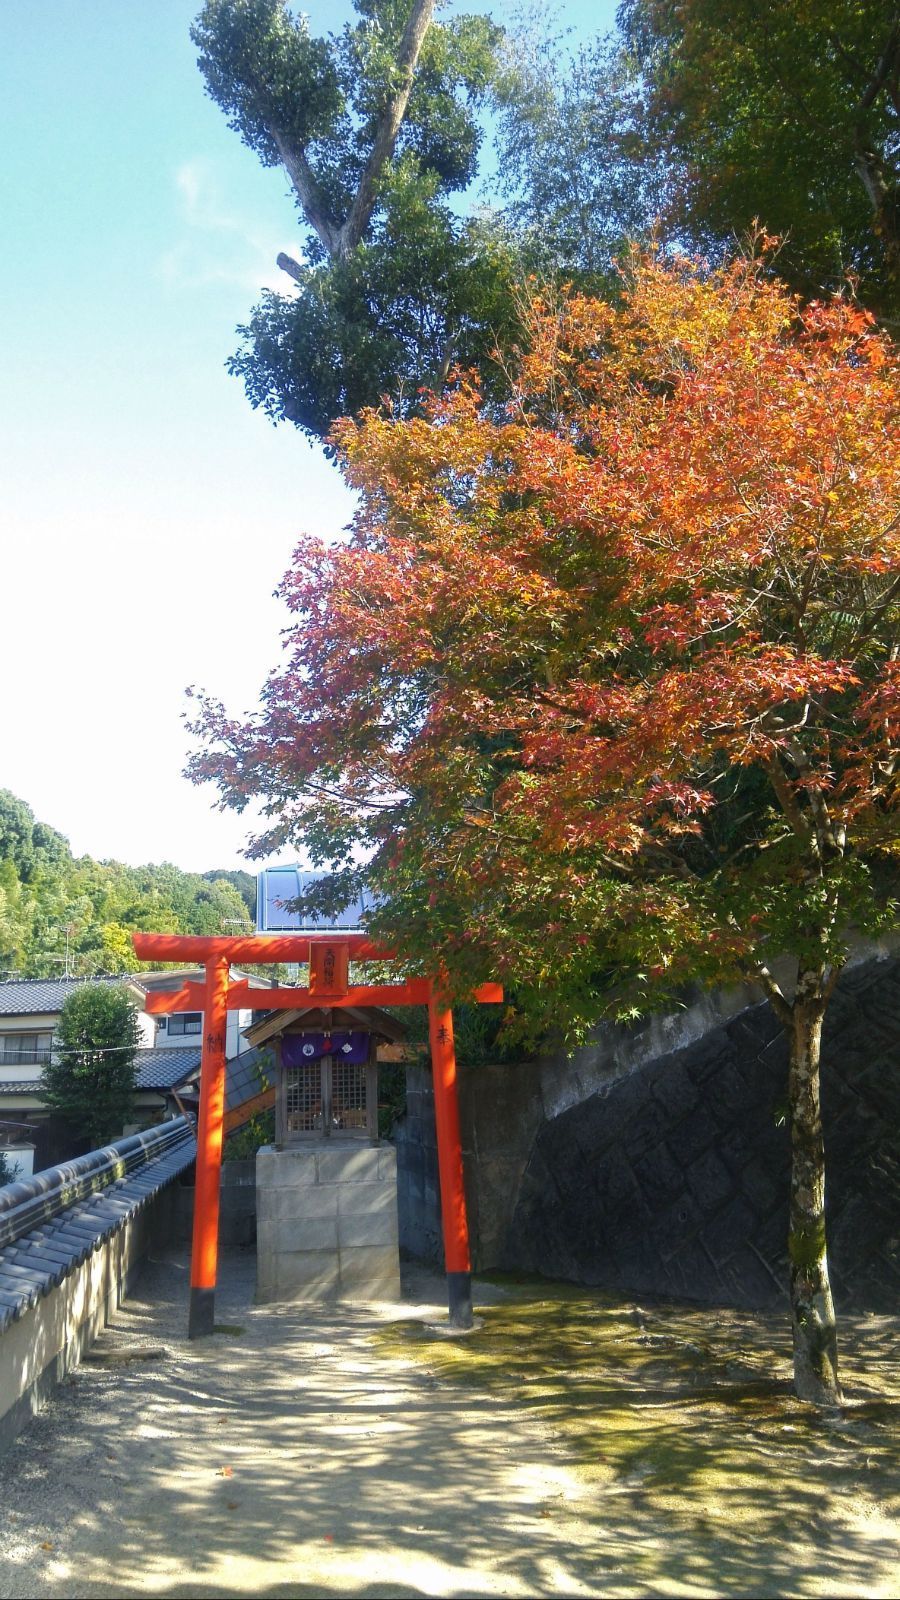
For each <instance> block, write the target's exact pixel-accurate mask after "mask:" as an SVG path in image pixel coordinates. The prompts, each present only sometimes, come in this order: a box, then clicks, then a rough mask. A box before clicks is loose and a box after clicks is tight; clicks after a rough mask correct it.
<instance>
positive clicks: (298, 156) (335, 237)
mask: <svg viewBox="0 0 900 1600" xmlns="http://www.w3.org/2000/svg"><path fill="white" fill-rule="evenodd" d="M269 132H270V133H271V135H272V138H273V140H274V141H275V144H276V146H277V149H278V154H279V155H280V157H281V159H282V162H283V164H284V167H285V171H286V172H287V175H288V177H289V178H290V180H291V183H292V184H293V185H294V189H295V191H296V194H297V198H298V200H299V201H300V204H301V206H302V207H303V215H304V216H305V218H306V220H307V222H308V223H309V225H310V227H311V228H314V229H315V231H316V233H317V234H318V235H319V238H320V239H321V241H322V243H323V245H324V246H325V249H326V250H327V251H328V254H329V255H330V256H331V257H332V259H333V258H334V257H335V256H336V255H338V254H339V247H340V237H341V231H342V230H341V229H339V228H338V227H337V226H336V225H335V223H334V222H333V221H332V220H331V218H330V217H329V215H328V208H327V206H326V204H325V200H324V197H323V195H322V192H321V190H320V188H319V185H318V182H317V180H316V175H315V173H314V172H313V169H312V167H311V166H310V164H309V162H308V161H307V159H306V151H305V150H303V149H302V148H300V149H296V150H295V149H292V148H291V146H290V145H289V144H288V142H287V140H286V139H285V138H284V137H283V135H282V134H280V133H279V131H278V129H277V128H273V127H270V128H269Z"/></svg>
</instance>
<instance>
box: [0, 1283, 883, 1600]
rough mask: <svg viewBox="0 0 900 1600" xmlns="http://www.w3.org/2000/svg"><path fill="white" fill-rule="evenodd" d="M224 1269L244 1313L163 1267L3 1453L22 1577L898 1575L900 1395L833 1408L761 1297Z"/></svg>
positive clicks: (420, 1591)
mask: <svg viewBox="0 0 900 1600" xmlns="http://www.w3.org/2000/svg"><path fill="white" fill-rule="evenodd" d="M225 1266H226V1270H225V1272H224V1274H223V1284H222V1288H221V1290H220V1294H219V1297H218V1303H217V1316H218V1317H219V1318H220V1320H221V1323H222V1324H228V1325H230V1326H229V1327H228V1328H226V1329H225V1331H222V1332H220V1333H218V1334H216V1335H215V1337H214V1338H212V1339H210V1340H205V1341H201V1342H199V1343H197V1344H194V1345H189V1344H188V1343H187V1341H186V1340H185V1339H184V1336H183V1335H184V1315H185V1309H184V1308H185V1306H186V1301H187V1287H186V1276H187V1273H186V1261H185V1259H184V1258H183V1257H178V1258H175V1257H173V1258H169V1259H166V1260H162V1261H159V1262H155V1263H153V1264H152V1265H151V1266H150V1268H149V1269H148V1271H147V1272H146V1274H145V1276H144V1278H143V1280H142V1283H141V1286H140V1289H139V1292H138V1295H137V1296H136V1297H135V1298H133V1299H132V1300H131V1301H130V1302H129V1303H128V1305H127V1307H125V1308H123V1310H122V1311H121V1312H120V1313H119V1315H118V1316H117V1318H116V1323H115V1327H114V1328H113V1329H111V1330H110V1332H109V1333H107V1334H106V1335H104V1337H103V1339H102V1340H101V1341H100V1343H99V1345H98V1346H97V1347H95V1350H96V1353H97V1354H98V1355H100V1356H101V1357H103V1359H100V1360H91V1361H90V1362H87V1363H85V1364H84V1365H83V1366H82V1367H81V1368H80V1369H79V1371H78V1372H77V1373H76V1374H75V1375H74V1376H73V1377H72V1378H71V1379H70V1380H69V1381H68V1382H67V1383H66V1384H64V1385H63V1386H62V1388H61V1389H60V1390H59V1392H58V1394H57V1397H56V1398H55V1400H54V1402H53V1403H52V1405H51V1406H50V1407H49V1408H48V1410H47V1411H46V1412H45V1413H43V1414H42V1415H41V1416H40V1417H38V1418H36V1419H35V1421H34V1422H33V1423H32V1425H31V1427H30V1428H29V1429H27V1430H26V1432H25V1433H24V1434H23V1435H22V1436H21V1437H20V1440H19V1441H18V1443H17V1445H16V1446H15V1447H14V1448H13V1450H12V1451H11V1452H10V1453H9V1454H8V1455H7V1456H6V1457H4V1458H3V1459H2V1460H0V1508H2V1509H0V1595H2V1596H9V1597H19V1596H60V1597H63V1596H74V1595H88V1596H120V1595H121V1596H130V1595H159V1596H170V1595H171V1596H181V1595H184V1596H188V1595H190V1596H230V1595H247V1594H250V1595H261V1596H307V1595H309V1596H330V1595H358V1596H379V1595H380V1596H407V1595H440V1596H493V1595H532V1594H538V1595H555V1594H559V1595H572V1596H576V1595H622V1596H628V1595H650V1594H658V1593H662V1594H666V1595H669V1594H671V1595H681V1594H686V1595H706V1594H713V1595H715V1594H723V1593H727V1594H735V1595H737V1594H747V1593H753V1594H771V1595H781V1594H784V1595H825V1594H829V1595H830V1594H840V1595H860V1594H863V1595H872V1596H879V1595H885V1596H887V1595H893V1594H896V1593H897V1592H898V1589H900V1551H898V1537H900V1520H898V1509H900V1475H898V1471H897V1463H896V1456H895V1447H894V1435H895V1431H896V1416H895V1414H894V1412H895V1407H894V1404H893V1402H892V1401H890V1400H885V1399H884V1398H883V1397H881V1396H879V1395H871V1396H869V1398H868V1400H866V1397H865V1395H863V1396H862V1400H863V1401H864V1402H865V1403H861V1404H858V1405H857V1407H856V1409H855V1410H853V1409H852V1408H851V1412H849V1413H847V1414H845V1415H844V1416H843V1417H841V1418H832V1419H831V1420H830V1421H829V1422H827V1423H825V1422H822V1421H821V1420H820V1419H817V1418H811V1417H810V1416H809V1414H808V1413H807V1412H805V1411H804V1410H803V1408H800V1407H798V1406H797V1405H796V1403H795V1402H793V1401H791V1400H790V1398H789V1396H788V1395H787V1393H786V1391H785V1388H784V1384H783V1381H782V1377H781V1375H780V1374H778V1375H776V1378H775V1380H774V1381H773V1379H772V1375H771V1364H772V1355H771V1351H770V1350H768V1349H767V1347H766V1344H765V1337H766V1336H767V1335H768V1330H765V1329H763V1330H761V1331H760V1332H758V1334H757V1341H756V1343H755V1344H754V1342H753V1337H754V1336H753V1331H752V1327H753V1325H751V1319H744V1321H743V1323H741V1321H740V1319H733V1325H732V1326H731V1327H729V1326H728V1325H727V1319H726V1321H725V1322H720V1323H718V1324H717V1325H716V1327H715V1328H713V1329H710V1327H709V1317H708V1315H706V1314H701V1313H698V1312H676V1311H669V1312H648V1311H643V1310H640V1309H639V1308H634V1307H632V1308H623V1307H618V1308H613V1307H610V1306H609V1305H605V1304H604V1303H602V1302H601V1301H599V1300H598V1298H597V1297H596V1296H594V1297H590V1296H586V1295H584V1294H583V1293H581V1294H576V1293H574V1292H573V1293H569V1292H568V1291H565V1290H560V1291H559V1292H558V1293H557V1292H556V1291H555V1290H550V1289H548V1288H547V1287H546V1286H544V1287H543V1288H542V1289H541V1290H540V1291H539V1292H540V1293H541V1294H542V1295H543V1296H544V1298H542V1299H537V1298H536V1297H535V1290H534V1288H533V1287H530V1288H528V1289H525V1288H515V1287H510V1288H503V1287H498V1288H495V1289H493V1290H492V1289H491V1287H490V1286H487V1287H486V1288H484V1289H483V1290H482V1298H484V1299H487V1300H488V1301H493V1302H494V1303H493V1304H492V1305H489V1306H488V1307H487V1308H486V1309H485V1311H484V1318H485V1323H484V1327H483V1329H482V1330H481V1331H480V1332H478V1333H476V1334H475V1335H474V1336H471V1337H470V1338H469V1339H467V1340H465V1341H450V1340H447V1339H444V1338H441V1337H439V1336H435V1334H434V1332H433V1330H430V1329H429V1326H428V1323H429V1320H430V1319H431V1318H435V1319H439V1318H440V1315H441V1309H442V1308H441V1304H440V1299H439V1296H440V1294H441V1280H440V1279H434V1280H431V1281H429V1280H423V1279H422V1278H421V1277H420V1278H419V1279H418V1280H417V1283H416V1285H414V1287H417V1288H418V1290H419V1294H418V1301H419V1303H418V1304H414V1305H410V1306H406V1307H405V1308H398V1309H397V1310H396V1311H395V1312H393V1313H390V1314H388V1313H384V1314H380V1313H379V1312H378V1311H377V1310H375V1309H355V1310H352V1311H351V1310H349V1309H348V1310H345V1311H340V1312H337V1313H335V1312H331V1313H328V1312H325V1311H316V1312H312V1313H310V1312H309V1311H308V1310H305V1309H300V1308H296V1307H279V1308H271V1307H266V1308H261V1307H254V1306H253V1305H252V1292H253V1270H254V1263H253V1260H252V1258H250V1257H245V1256H232V1257H230V1258H228V1259H227V1260H226V1263H225ZM429 1298H432V1300H433V1303H432V1305H431V1307H430V1309H429V1304H428V1301H429ZM398 1318H399V1319H402V1320H396V1319H398ZM392 1319H394V1320H392ZM701 1327H705V1329H706V1333H707V1335H708V1337H707V1339H706V1342H698V1339H699V1333H698V1330H699V1329H700V1328H701ZM867 1336H868V1337H869V1339H870V1343H871V1342H872V1341H875V1343H877V1344H878V1345H879V1347H880V1350H881V1355H882V1357H883V1361H882V1365H883V1367H884V1369H885V1371H888V1369H890V1370H889V1371H888V1376H889V1378H890V1379H891V1380H892V1381H893V1379H894V1378H896V1371H895V1368H894V1366H893V1361H894V1357H893V1354H892V1346H891V1344H890V1341H891V1340H892V1338H893V1329H888V1328H886V1327H885V1326H883V1325H882V1324H881V1323H879V1324H877V1325H876V1324H874V1323H873V1324H872V1327H871V1330H870V1331H869V1332H868V1334H867V1330H866V1329H865V1328H863V1329H862V1331H860V1330H859V1329H857V1332H856V1339H857V1345H858V1346H859V1344H860V1341H862V1343H864V1342H865V1338H866V1337H867ZM717 1340H718V1341H719V1343H717ZM736 1341H737V1344H736ZM720 1345H721V1348H720ZM738 1347H739V1354H738V1355H737V1356H736V1357H735V1350H736V1348H738ZM726 1349H727V1350H728V1351H730V1352H731V1355H730V1357H729V1358H728V1359H727V1360H726V1359H725V1356H724V1354H723V1352H724V1351H725V1350H726ZM154 1352H155V1353H154ZM141 1354H143V1355H144V1356H146V1357H147V1359H131V1358H133V1357H134V1356H136V1355H141ZM123 1355H125V1356H127V1357H128V1358H129V1359H125V1360H123V1359H121V1357H122V1356H123ZM548 1357H549V1358H550V1359H549V1361H548ZM701 1380H702V1381H701ZM848 1417H849V1421H848Z"/></svg>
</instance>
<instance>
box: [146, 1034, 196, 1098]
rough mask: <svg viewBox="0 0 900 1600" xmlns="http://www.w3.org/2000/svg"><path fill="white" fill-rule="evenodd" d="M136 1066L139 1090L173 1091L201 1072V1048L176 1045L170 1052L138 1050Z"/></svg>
mask: <svg viewBox="0 0 900 1600" xmlns="http://www.w3.org/2000/svg"><path fill="white" fill-rule="evenodd" d="M134 1064H135V1083H136V1086H137V1088H138V1089H173V1088H175V1087H176V1086H177V1085H178V1084H179V1083H183V1082H184V1080H185V1078H190V1077H191V1076H192V1074H193V1073H195V1072H197V1071H199V1068H200V1048H199V1046H198V1047H197V1049H194V1048H193V1047H192V1046H190V1045H174V1046H173V1047H172V1048H171V1049H168V1050H166V1049H159V1050H138V1052H137V1055H136V1056H135V1063H134Z"/></svg>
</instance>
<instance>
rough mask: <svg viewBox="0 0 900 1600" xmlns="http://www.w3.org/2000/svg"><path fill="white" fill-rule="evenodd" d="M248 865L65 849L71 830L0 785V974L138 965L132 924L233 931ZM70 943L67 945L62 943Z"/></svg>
mask: <svg viewBox="0 0 900 1600" xmlns="http://www.w3.org/2000/svg"><path fill="white" fill-rule="evenodd" d="M255 895H256V882H255V879H254V878H253V877H252V876H251V875H250V873H246V872H231V871H229V872H226V871H223V872H207V873H202V874H201V873H195V872H182V871H181V869H180V868H179V867H175V866H172V865H171V863H170V862H162V863H161V864H160V865H156V866H154V865H148V866H143V867H130V866H126V865H124V863H123V862H121V861H94V860H93V858H92V857H91V856H78V857H75V856H73V855H72V852H71V850H70V848H69V843H68V840H67V839H65V838H64V837H63V835H62V834H61V833H57V832H56V830H55V829H54V828H51V827H48V826H47V824H46V823H43V822H38V821H37V820H36V819H35V816H34V813H33V812H32V810H31V808H30V806H28V805H27V804H26V803H25V801H24V800H20V799H18V798H17V796H16V795H14V794H11V793H10V792H9V790H8V789H0V976H3V977H7V976H9V975H11V974H12V973H19V974H21V975H23V976H25V977H50V976H53V975H54V974H58V973H62V972H63V971H64V970H65V966H66V959H67V953H68V970H69V971H70V972H74V973H78V974H79V975H81V974H84V975H89V974H91V973H97V972H128V971H135V970H136V969H137V967H138V965H139V963H138V962H137V961H136V960H135V957H134V952H133V951H132V948H131V934H132V931H133V930H134V929H135V928H145V929H153V930H158V931H160V932H163V933H237V932H239V931H240V930H241V929H242V928H243V929H247V930H248V931H249V930H250V929H251V928H252V926H253V915H254V909H255ZM67 946H68V952H67Z"/></svg>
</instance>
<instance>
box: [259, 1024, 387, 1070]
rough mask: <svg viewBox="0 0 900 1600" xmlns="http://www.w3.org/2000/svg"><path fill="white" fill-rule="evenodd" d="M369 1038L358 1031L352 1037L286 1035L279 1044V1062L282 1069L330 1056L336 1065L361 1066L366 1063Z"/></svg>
mask: <svg viewBox="0 0 900 1600" xmlns="http://www.w3.org/2000/svg"><path fill="white" fill-rule="evenodd" d="M370 1038H371V1034H368V1033H364V1032H362V1031H361V1030H360V1031H358V1032H356V1031H355V1032H353V1033H287V1034H284V1036H283V1037H282V1040H281V1061H282V1065H283V1066H285V1067H302V1066H305V1065H306V1064H307V1063H308V1062H311V1061H320V1060H321V1059H322V1057H323V1056H334V1058H335V1060H336V1061H349V1062H351V1063H352V1064H353V1065H354V1066H362V1065H363V1064H364V1063H365V1062H366V1061H368V1059H369V1040H370Z"/></svg>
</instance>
